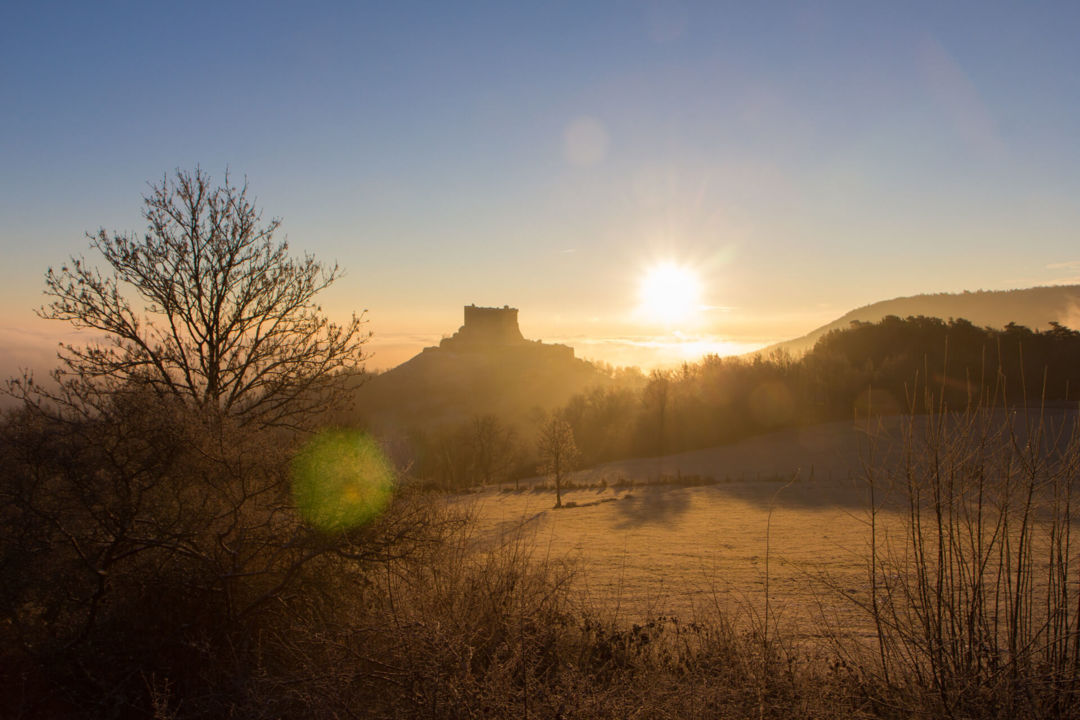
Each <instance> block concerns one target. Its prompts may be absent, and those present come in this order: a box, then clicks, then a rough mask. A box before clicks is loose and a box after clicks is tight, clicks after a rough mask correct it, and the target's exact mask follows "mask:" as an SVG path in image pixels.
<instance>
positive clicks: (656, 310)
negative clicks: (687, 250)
mask: <svg viewBox="0 0 1080 720" xmlns="http://www.w3.org/2000/svg"><path fill="white" fill-rule="evenodd" d="M638 300H639V303H640V304H639V306H638V310H639V314H640V315H641V316H642V317H643V318H645V319H646V320H650V321H652V322H659V323H663V324H664V325H669V326H670V325H686V324H689V323H691V322H693V321H695V320H697V319H698V315H699V314H700V312H701V281H700V279H699V278H698V275H697V273H696V272H694V271H693V270H692V269H690V268H688V267H685V266H683V265H679V264H677V263H674V262H670V261H668V262H661V263H658V264H656V265H653V266H652V267H651V268H649V269H648V270H647V271H646V272H645V275H644V277H643V278H642V279H641V285H640V286H639V288H638Z"/></svg>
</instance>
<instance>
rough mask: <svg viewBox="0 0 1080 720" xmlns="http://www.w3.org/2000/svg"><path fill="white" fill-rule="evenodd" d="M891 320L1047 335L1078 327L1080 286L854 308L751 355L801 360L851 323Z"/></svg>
mask: <svg viewBox="0 0 1080 720" xmlns="http://www.w3.org/2000/svg"><path fill="white" fill-rule="evenodd" d="M889 315H895V316H897V317H901V318H905V317H910V316H917V315H923V316H925V317H936V318H941V319H942V320H951V319H959V318H963V319H965V320H969V321H970V322H972V323H973V324H975V325H977V326H979V327H990V328H994V329H1001V328H1003V327H1005V326H1006V325H1007V324H1009V323H1016V324H1017V325H1024V326H1026V327H1029V328H1031V329H1032V330H1046V329H1048V328H1049V327H1050V323H1051V322H1058V323H1061V324H1062V325H1066V326H1068V327H1072V328H1076V327H1077V326H1078V325H1080V285H1058V286H1052V287H1035V288H1026V289H1022V290H980V291H978V292H964V293H935V294H930V295H914V296H911V297H900V298H893V299H892V300H882V301H880V302H876V303H873V304H871V305H866V306H864V307H861V308H856V309H855V310H852V311H851V312H849V313H847V314H845V315H843V316H842V317H839V318H837V319H836V320H833V321H832V322H830V323H828V324H827V325H822V326H821V327H819V328H817V329H815V330H812V331H811V332H809V333H807V334H806V335H803V336H801V337H797V338H794V339H791V340H785V341H783V342H779V343H776V344H774V345H770V346H768V347H766V348H763V349H761V350H758V351H755V352H754V353H752V354H753V355H758V354H760V355H761V356H762V357H768V356H769V355H770V354H771V353H773V352H775V351H777V350H780V351H785V352H788V353H790V354H791V355H793V356H795V357H799V356H801V355H803V354H805V353H806V352H808V351H809V350H811V349H812V348H813V347H814V345H815V344H816V343H817V341H818V340H820V339H821V338H822V337H823V336H825V335H826V334H827V333H828V332H830V331H832V330H846V329H848V328H849V327H851V323H853V322H878V321H880V320H881V319H882V318H885V317H887V316H889Z"/></svg>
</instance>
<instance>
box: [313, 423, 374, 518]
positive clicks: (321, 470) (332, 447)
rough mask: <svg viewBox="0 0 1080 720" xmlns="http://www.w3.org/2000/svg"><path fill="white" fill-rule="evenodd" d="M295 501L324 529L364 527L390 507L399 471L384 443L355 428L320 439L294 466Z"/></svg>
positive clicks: (336, 431) (334, 432)
mask: <svg viewBox="0 0 1080 720" xmlns="http://www.w3.org/2000/svg"><path fill="white" fill-rule="evenodd" d="M292 474H293V499H294V500H295V501H296V505H297V508H298V509H299V510H300V513H301V515H302V516H303V517H304V519H305V520H306V521H307V522H309V523H311V524H312V525H314V526H315V527H318V528H320V529H322V530H327V531H339V530H347V529H349V528H352V527H358V526H360V525H363V524H365V523H367V522H369V521H370V520H372V519H374V518H375V517H376V516H377V515H379V514H380V513H381V512H382V511H383V510H384V509H385V508H386V506H387V505H388V504H389V502H390V496H391V494H392V492H393V488H394V471H393V468H392V466H391V465H390V462H389V461H388V460H387V459H386V456H385V455H383V452H382V450H381V449H380V448H379V445H378V443H376V442H375V440H374V439H372V438H371V437H370V436H369V435H366V434H364V433H361V432H358V431H355V430H327V431H324V432H321V433H319V434H318V435H316V436H315V437H314V438H313V439H312V440H311V441H310V442H309V443H307V445H305V446H304V448H303V449H302V450H301V451H300V452H299V453H298V454H297V455H296V457H295V458H294V459H293V463H292Z"/></svg>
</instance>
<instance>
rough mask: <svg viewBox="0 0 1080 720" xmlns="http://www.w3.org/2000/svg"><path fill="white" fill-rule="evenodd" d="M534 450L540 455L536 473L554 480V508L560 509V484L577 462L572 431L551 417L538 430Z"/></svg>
mask: <svg viewBox="0 0 1080 720" xmlns="http://www.w3.org/2000/svg"><path fill="white" fill-rule="evenodd" d="M536 449H537V452H538V453H539V455H540V466H539V467H538V468H537V471H538V472H540V473H541V474H543V475H550V476H551V477H553V478H554V479H555V507H562V482H563V479H564V478H565V477H566V476H567V474H569V473H570V472H571V471H572V470H573V469H574V468H575V467H577V461H578V449H577V445H576V444H575V443H574V430H573V428H571V427H570V423H568V422H566V420H564V419H563V418H561V417H559V416H557V415H556V416H555V417H552V418H551V419H550V420H548V421H547V422H545V423H544V425H543V426H542V427H541V428H540V435H539V437H538V438H537V442H536Z"/></svg>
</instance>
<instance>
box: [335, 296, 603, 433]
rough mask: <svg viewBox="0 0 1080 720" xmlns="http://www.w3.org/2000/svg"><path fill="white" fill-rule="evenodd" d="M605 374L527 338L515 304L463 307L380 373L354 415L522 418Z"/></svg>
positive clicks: (369, 419) (403, 423)
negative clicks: (453, 329)
mask: <svg viewBox="0 0 1080 720" xmlns="http://www.w3.org/2000/svg"><path fill="white" fill-rule="evenodd" d="M610 381H611V380H610V378H609V376H608V375H607V374H606V373H605V372H604V371H602V370H601V369H599V368H598V367H596V366H595V365H593V364H592V363H589V362H586V361H585V360H581V359H578V358H576V357H574V350H573V348H570V347H568V346H565V345H549V344H544V343H541V342H537V341H530V340H526V339H524V338H523V337H522V336H521V333H520V331H519V330H518V326H517V310H516V309H513V308H476V307H473V306H469V307H466V308H465V324H464V325H462V327H461V328H460V329H459V330H458V332H457V333H455V334H454V335H453V336H452V337H449V338H446V339H444V340H443V341H442V342H441V343H440V345H439V346H438V347H429V348H426V349H425V350H424V351H423V352H421V353H420V354H419V355H417V356H415V357H413V358H412V359H411V360H408V361H407V362H405V363H402V364H401V365H399V366H397V367H396V368H393V369H392V370H388V371H386V372H384V373H381V374H378V375H374V376H370V377H368V378H367V380H366V382H365V383H364V384H363V385H362V386H361V387H360V388H359V390H358V392H357V406H356V419H359V420H362V421H364V422H365V424H367V425H369V426H373V427H378V428H380V429H391V428H406V427H433V426H437V425H444V424H450V423H454V422H459V421H461V420H465V419H467V418H469V417H471V416H474V415H483V414H487V413H493V414H496V415H498V416H499V417H500V418H502V419H503V420H508V421H510V422H520V421H523V420H526V419H527V418H528V417H529V416H530V415H531V414H533V413H535V410H536V409H537V408H539V409H541V410H550V409H552V408H555V407H558V406H560V405H563V404H564V403H566V402H567V401H568V400H569V399H570V398H571V397H572V396H573V395H575V394H577V393H579V392H582V391H583V390H585V389H587V388H589V387H591V386H595V385H601V384H606V383H608V382H610Z"/></svg>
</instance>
